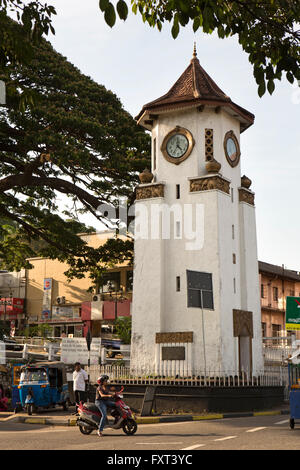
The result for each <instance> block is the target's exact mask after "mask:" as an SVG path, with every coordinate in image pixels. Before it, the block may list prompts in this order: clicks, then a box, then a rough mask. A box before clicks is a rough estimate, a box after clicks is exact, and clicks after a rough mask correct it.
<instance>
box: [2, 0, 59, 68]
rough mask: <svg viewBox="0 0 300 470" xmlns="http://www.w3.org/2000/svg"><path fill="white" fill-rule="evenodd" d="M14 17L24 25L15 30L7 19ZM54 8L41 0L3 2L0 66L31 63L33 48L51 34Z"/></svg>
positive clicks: (4, 0) (6, 0)
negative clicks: (33, 45) (43, 37)
mask: <svg viewBox="0 0 300 470" xmlns="http://www.w3.org/2000/svg"><path fill="white" fill-rule="evenodd" d="M9 15H13V16H14V17H16V21H18V23H19V24H20V25H22V29H18V28H15V27H14V25H13V23H11V22H8V21H7V17H8V16H9ZM52 15H56V11H55V8H54V7H53V6H51V5H47V4H44V3H42V2H40V1H38V0H32V1H30V2H29V3H28V2H26V3H25V1H23V0H0V66H4V65H6V64H7V63H26V62H27V63H28V62H29V60H30V58H31V56H32V44H34V43H35V44H37V43H38V42H39V41H40V39H41V37H42V35H43V34H48V32H49V30H50V31H51V32H52V33H53V34H54V33H55V31H54V28H53V26H52V24H51V17H52Z"/></svg>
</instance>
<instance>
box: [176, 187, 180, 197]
mask: <svg viewBox="0 0 300 470" xmlns="http://www.w3.org/2000/svg"><path fill="white" fill-rule="evenodd" d="M176 199H180V184H176Z"/></svg>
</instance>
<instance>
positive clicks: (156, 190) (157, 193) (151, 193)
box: [136, 183, 164, 200]
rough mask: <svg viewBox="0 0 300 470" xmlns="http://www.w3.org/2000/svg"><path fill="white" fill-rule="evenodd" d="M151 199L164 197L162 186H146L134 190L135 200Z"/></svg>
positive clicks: (160, 184)
mask: <svg viewBox="0 0 300 470" xmlns="http://www.w3.org/2000/svg"><path fill="white" fill-rule="evenodd" d="M152 197H164V184H162V183H159V184H147V185H145V186H141V185H140V186H138V187H137V188H136V199H137V200H140V199H149V198H152Z"/></svg>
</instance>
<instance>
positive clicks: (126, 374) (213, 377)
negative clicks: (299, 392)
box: [89, 365, 288, 387]
mask: <svg viewBox="0 0 300 470" xmlns="http://www.w3.org/2000/svg"><path fill="white" fill-rule="evenodd" d="M89 373H90V378H91V382H94V383H96V381H97V378H98V377H99V376H100V375H102V374H105V375H108V376H109V379H110V381H111V382H116V383H118V382H120V383H122V384H136V385H181V386H196V387H207V386H209V387H212V386H213V387H249V386H251V387H255V386H266V387H267V386H287V384H288V374H287V367H265V368H264V369H263V370H262V371H260V372H259V373H256V374H255V375H253V374H250V373H247V371H242V372H241V373H239V374H236V373H235V372H233V371H232V372H230V371H227V372H220V371H207V372H206V374H204V373H203V372H201V371H199V373H198V374H195V375H192V376H190V377H188V376H185V377H179V376H175V377H166V376H155V375H154V374H153V373H149V374H147V373H144V374H142V375H137V374H135V373H133V372H131V371H130V368H129V367H124V366H114V365H105V366H91V367H90V370H89Z"/></svg>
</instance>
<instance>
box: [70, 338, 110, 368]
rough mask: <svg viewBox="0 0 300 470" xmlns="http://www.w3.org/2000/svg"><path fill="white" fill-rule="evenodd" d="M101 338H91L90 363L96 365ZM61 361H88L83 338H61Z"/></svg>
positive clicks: (71, 362) (85, 362)
mask: <svg viewBox="0 0 300 470" xmlns="http://www.w3.org/2000/svg"><path fill="white" fill-rule="evenodd" d="M100 349H101V338H93V339H92V344H91V351H90V354H91V355H90V364H91V365H92V364H94V365H98V364H99V357H100ZM61 361H62V362H64V363H65V364H75V362H80V364H87V363H88V348H87V344H86V339H85V338H63V339H62V343H61Z"/></svg>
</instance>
